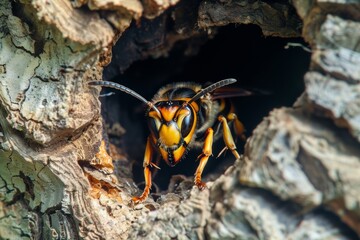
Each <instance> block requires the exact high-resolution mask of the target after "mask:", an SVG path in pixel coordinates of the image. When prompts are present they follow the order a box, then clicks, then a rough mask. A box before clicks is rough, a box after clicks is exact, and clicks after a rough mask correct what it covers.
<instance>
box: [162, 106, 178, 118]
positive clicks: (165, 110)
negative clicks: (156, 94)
mask: <svg viewBox="0 0 360 240" xmlns="http://www.w3.org/2000/svg"><path fill="white" fill-rule="evenodd" d="M178 109H179V107H178V106H176V107H160V108H159V110H160V112H161V115H162V117H163V118H164V120H165V121H167V122H169V121H171V120H172V119H173V118H174V116H175V113H176V111H177V110H178Z"/></svg>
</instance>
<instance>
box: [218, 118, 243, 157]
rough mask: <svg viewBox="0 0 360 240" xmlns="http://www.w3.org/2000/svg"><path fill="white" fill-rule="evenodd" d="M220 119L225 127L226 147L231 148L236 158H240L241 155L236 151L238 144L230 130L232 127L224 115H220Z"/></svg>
mask: <svg viewBox="0 0 360 240" xmlns="http://www.w3.org/2000/svg"><path fill="white" fill-rule="evenodd" d="M218 120H219V121H220V123H221V124H222V127H223V137H224V142H225V145H226V148H228V149H230V150H231V152H232V154H233V155H234V156H235V158H236V159H239V158H240V155H239V153H238V152H237V151H236V145H235V142H234V139H233V137H232V134H231V131H230V128H229V125H228V123H227V120H226V118H225V117H224V116H222V115H220V116H219V117H218ZM239 122H240V121H239Z"/></svg>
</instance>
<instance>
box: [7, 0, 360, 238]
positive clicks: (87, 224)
mask: <svg viewBox="0 0 360 240" xmlns="http://www.w3.org/2000/svg"><path fill="white" fill-rule="evenodd" d="M142 3H143V4H142ZM142 3H141V2H140V1H136V0H134V1H127V2H124V1H73V2H72V4H71V3H70V2H69V1H65V0H59V1H40V0H39V1H38V0H36V1H20V2H6V1H3V2H1V3H0V19H1V21H0V26H1V27H0V29H1V32H0V38H1V45H0V103H1V105H0V106H1V108H0V126H1V127H0V237H1V238H4V239H12V238H18V237H20V236H21V237H22V238H24V239H50V238H53V239H59V238H68V239H112V238H114V239H127V238H137V239H141V238H152V239H171V238H177V239H205V238H206V239H207V238H209V239H219V238H221V239H239V238H244V239H315V238H326V239H351V238H352V236H353V235H351V233H350V234H349V228H351V229H353V231H355V232H356V233H357V234H358V235H360V231H359V229H360V224H359V222H360V210H359V205H360V204H359V201H360V199H359V196H360V194H359V192H360V189H359V186H360V175H359V174H358V168H359V165H360V150H359V149H360V148H359V140H360V100H359V99H360V89H359V84H358V83H359V81H360V72H359V67H358V66H359V65H360V57H359V56H360V55H359V50H360V48H359V46H360V45H359V41H360V35H359V33H360V31H357V30H359V28H360V23H359V20H360V16H359V11H355V10H356V9H359V3H357V2H352V1H308V2H307V1H295V0H294V1H293V2H292V4H293V5H290V4H289V3H287V2H279V3H278V2H271V3H269V2H262V1H255V2H246V1H201V3H200V6H199V9H198V11H199V12H198V13H197V14H198V19H197V25H198V26H199V27H200V28H201V29H205V30H208V31H209V32H210V31H211V29H213V28H214V27H216V26H222V25H226V24H229V23H236V24H248V23H254V24H257V25H259V26H260V27H261V28H262V30H263V32H264V34H265V35H272V36H282V37H289V36H299V35H300V30H302V36H303V37H304V39H305V40H306V41H308V42H309V43H310V45H311V48H312V59H311V65H310V69H309V72H308V73H307V74H306V75H305V77H304V81H305V86H306V89H305V92H304V94H303V95H302V96H301V97H300V98H299V100H298V101H297V102H296V103H295V105H294V108H280V109H276V110H274V111H272V112H271V113H270V115H269V116H268V117H266V118H265V119H264V120H263V122H262V123H261V124H260V125H259V126H258V127H257V128H256V129H255V131H254V132H253V134H252V136H251V137H250V138H249V140H248V141H247V144H246V147H245V154H244V156H243V157H242V158H241V159H238V160H237V161H236V162H235V164H234V165H233V166H231V167H230V168H229V169H228V170H227V171H226V172H225V173H224V174H223V175H221V176H219V177H218V178H217V179H216V180H215V181H214V182H209V183H208V189H206V190H204V191H199V190H198V189H197V188H196V187H192V183H191V181H190V182H189V181H187V180H184V181H182V182H181V183H180V184H179V185H178V186H177V187H175V189H173V191H172V192H171V193H168V194H166V195H163V196H161V197H160V198H159V199H158V200H157V201H156V202H155V201H154V200H153V199H151V198H149V199H148V200H147V201H145V202H144V203H142V204H139V205H136V206H131V205H129V202H130V199H131V196H133V195H134V194H135V192H136V191H138V189H137V188H136V187H135V186H134V185H135V184H134V183H133V181H132V179H131V174H129V172H131V171H129V169H128V168H129V166H127V165H126V164H127V163H128V162H127V161H126V160H123V159H122V160H121V159H120V160H119V161H118V164H120V166H119V167H120V168H121V171H122V173H119V172H120V171H119V170H117V171H115V172H114V173H112V171H111V168H110V170H109V169H106V170H105V168H101V167H98V165H101V164H99V159H98V158H99V157H95V154H96V153H97V152H98V149H99V145H100V141H101V140H102V138H103V135H102V119H101V116H100V104H99V101H98V99H97V97H98V93H99V90H98V89H95V88H90V87H88V86H87V84H86V82H87V81H90V80H96V79H101V73H102V67H103V65H104V64H106V63H107V60H108V59H107V57H108V55H109V52H110V51H111V50H110V48H111V46H112V44H113V43H114V42H115V41H116V40H117V38H118V37H119V36H120V37H121V34H122V33H123V31H124V30H125V29H127V28H128V27H129V26H130V22H131V21H132V20H133V19H134V20H137V21H139V19H140V16H145V17H148V18H154V17H156V16H158V15H160V14H161V13H163V12H164V11H165V9H167V8H169V7H170V6H172V5H174V4H176V3H177V1H156V0H154V1H143V2H142ZM85 5H86V7H85ZM336 10H339V14H337V11H336ZM295 11H297V13H298V15H299V16H300V18H301V21H300V19H299V17H298V16H297V15H296V14H295ZM100 12H101V14H100ZM170 12H171V11H170ZM181 12H182V11H179V12H177V13H181ZM220 13H221V14H220ZM20 16H21V17H20ZM174 16H176V14H173V15H172V17H174ZM345 16H346V17H345ZM182 21H183V19H182ZM182 23H183V22H182ZM176 24H178V23H177V22H176V21H175V25H176ZM189 26H193V25H190V24H189ZM301 26H302V29H301ZM195 27H196V26H194V28H195ZM179 29H180V28H179ZM198 31H199V29H196V30H194V32H192V31H187V32H186V34H185V35H186V36H183V35H181V34H182V32H181V31H180V30H179V31H177V33H176V34H174V35H172V37H169V38H168V40H166V41H168V42H166V43H172V42H174V41H175V40H177V39H186V38H191V36H192V34H194V35H195V34H198ZM195 32H196V33H195ZM172 34H173V33H172ZM174 39H175V40H174ZM166 43H164V45H166ZM168 46H172V45H171V44H168ZM170 48H171V47H165V48H163V49H162V50H161V51H162V52H161V54H162V55H164V54H163V53H164V52H166V51H168V50H169V49H170ZM153 55H155V54H153ZM104 59H105V60H104ZM118 157H119V158H121V157H122V156H118ZM103 186H106V187H103ZM109 189H111V190H112V195H111V194H110V191H109ZM106 190H107V191H106ZM114 191H115V193H116V194H115V197H114ZM94 196H96V197H94ZM325 208H326V209H327V210H326V211H325V210H324V209H325ZM336 215H337V216H338V218H336V217H334V216H336ZM339 219H341V220H342V221H340V220H339ZM344 223H345V224H346V225H347V226H348V227H346V225H345V224H344Z"/></svg>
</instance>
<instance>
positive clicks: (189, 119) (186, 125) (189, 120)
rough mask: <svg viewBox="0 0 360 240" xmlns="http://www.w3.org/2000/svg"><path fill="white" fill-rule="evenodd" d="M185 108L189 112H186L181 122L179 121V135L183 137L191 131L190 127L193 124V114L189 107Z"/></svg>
mask: <svg viewBox="0 0 360 240" xmlns="http://www.w3.org/2000/svg"><path fill="white" fill-rule="evenodd" d="M187 110H188V111H189V113H190V114H188V115H187V116H186V117H184V119H183V121H182V123H181V128H180V129H181V135H182V136H183V137H186V136H187V135H188V134H189V133H190V131H191V128H192V126H193V124H194V115H193V113H192V111H191V109H188V108H187Z"/></svg>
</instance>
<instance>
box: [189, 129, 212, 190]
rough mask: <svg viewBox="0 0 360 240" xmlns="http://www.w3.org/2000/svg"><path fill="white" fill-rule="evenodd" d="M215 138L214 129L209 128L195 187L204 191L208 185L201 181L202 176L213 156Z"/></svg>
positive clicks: (197, 170) (200, 156)
mask: <svg viewBox="0 0 360 240" xmlns="http://www.w3.org/2000/svg"><path fill="white" fill-rule="evenodd" d="M213 137H214V131H213V129H212V128H208V129H207V131H206V135H205V141H204V146H203V149H202V153H201V154H200V155H199V157H198V159H199V158H200V163H199V166H198V168H197V169H196V172H195V181H194V182H195V185H196V186H197V187H198V188H199V189H200V190H203V189H204V188H205V187H206V184H205V183H204V182H202V181H201V174H202V172H203V170H204V167H205V165H206V163H207V161H208V159H209V157H210V156H211V155H212V145H213Z"/></svg>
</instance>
